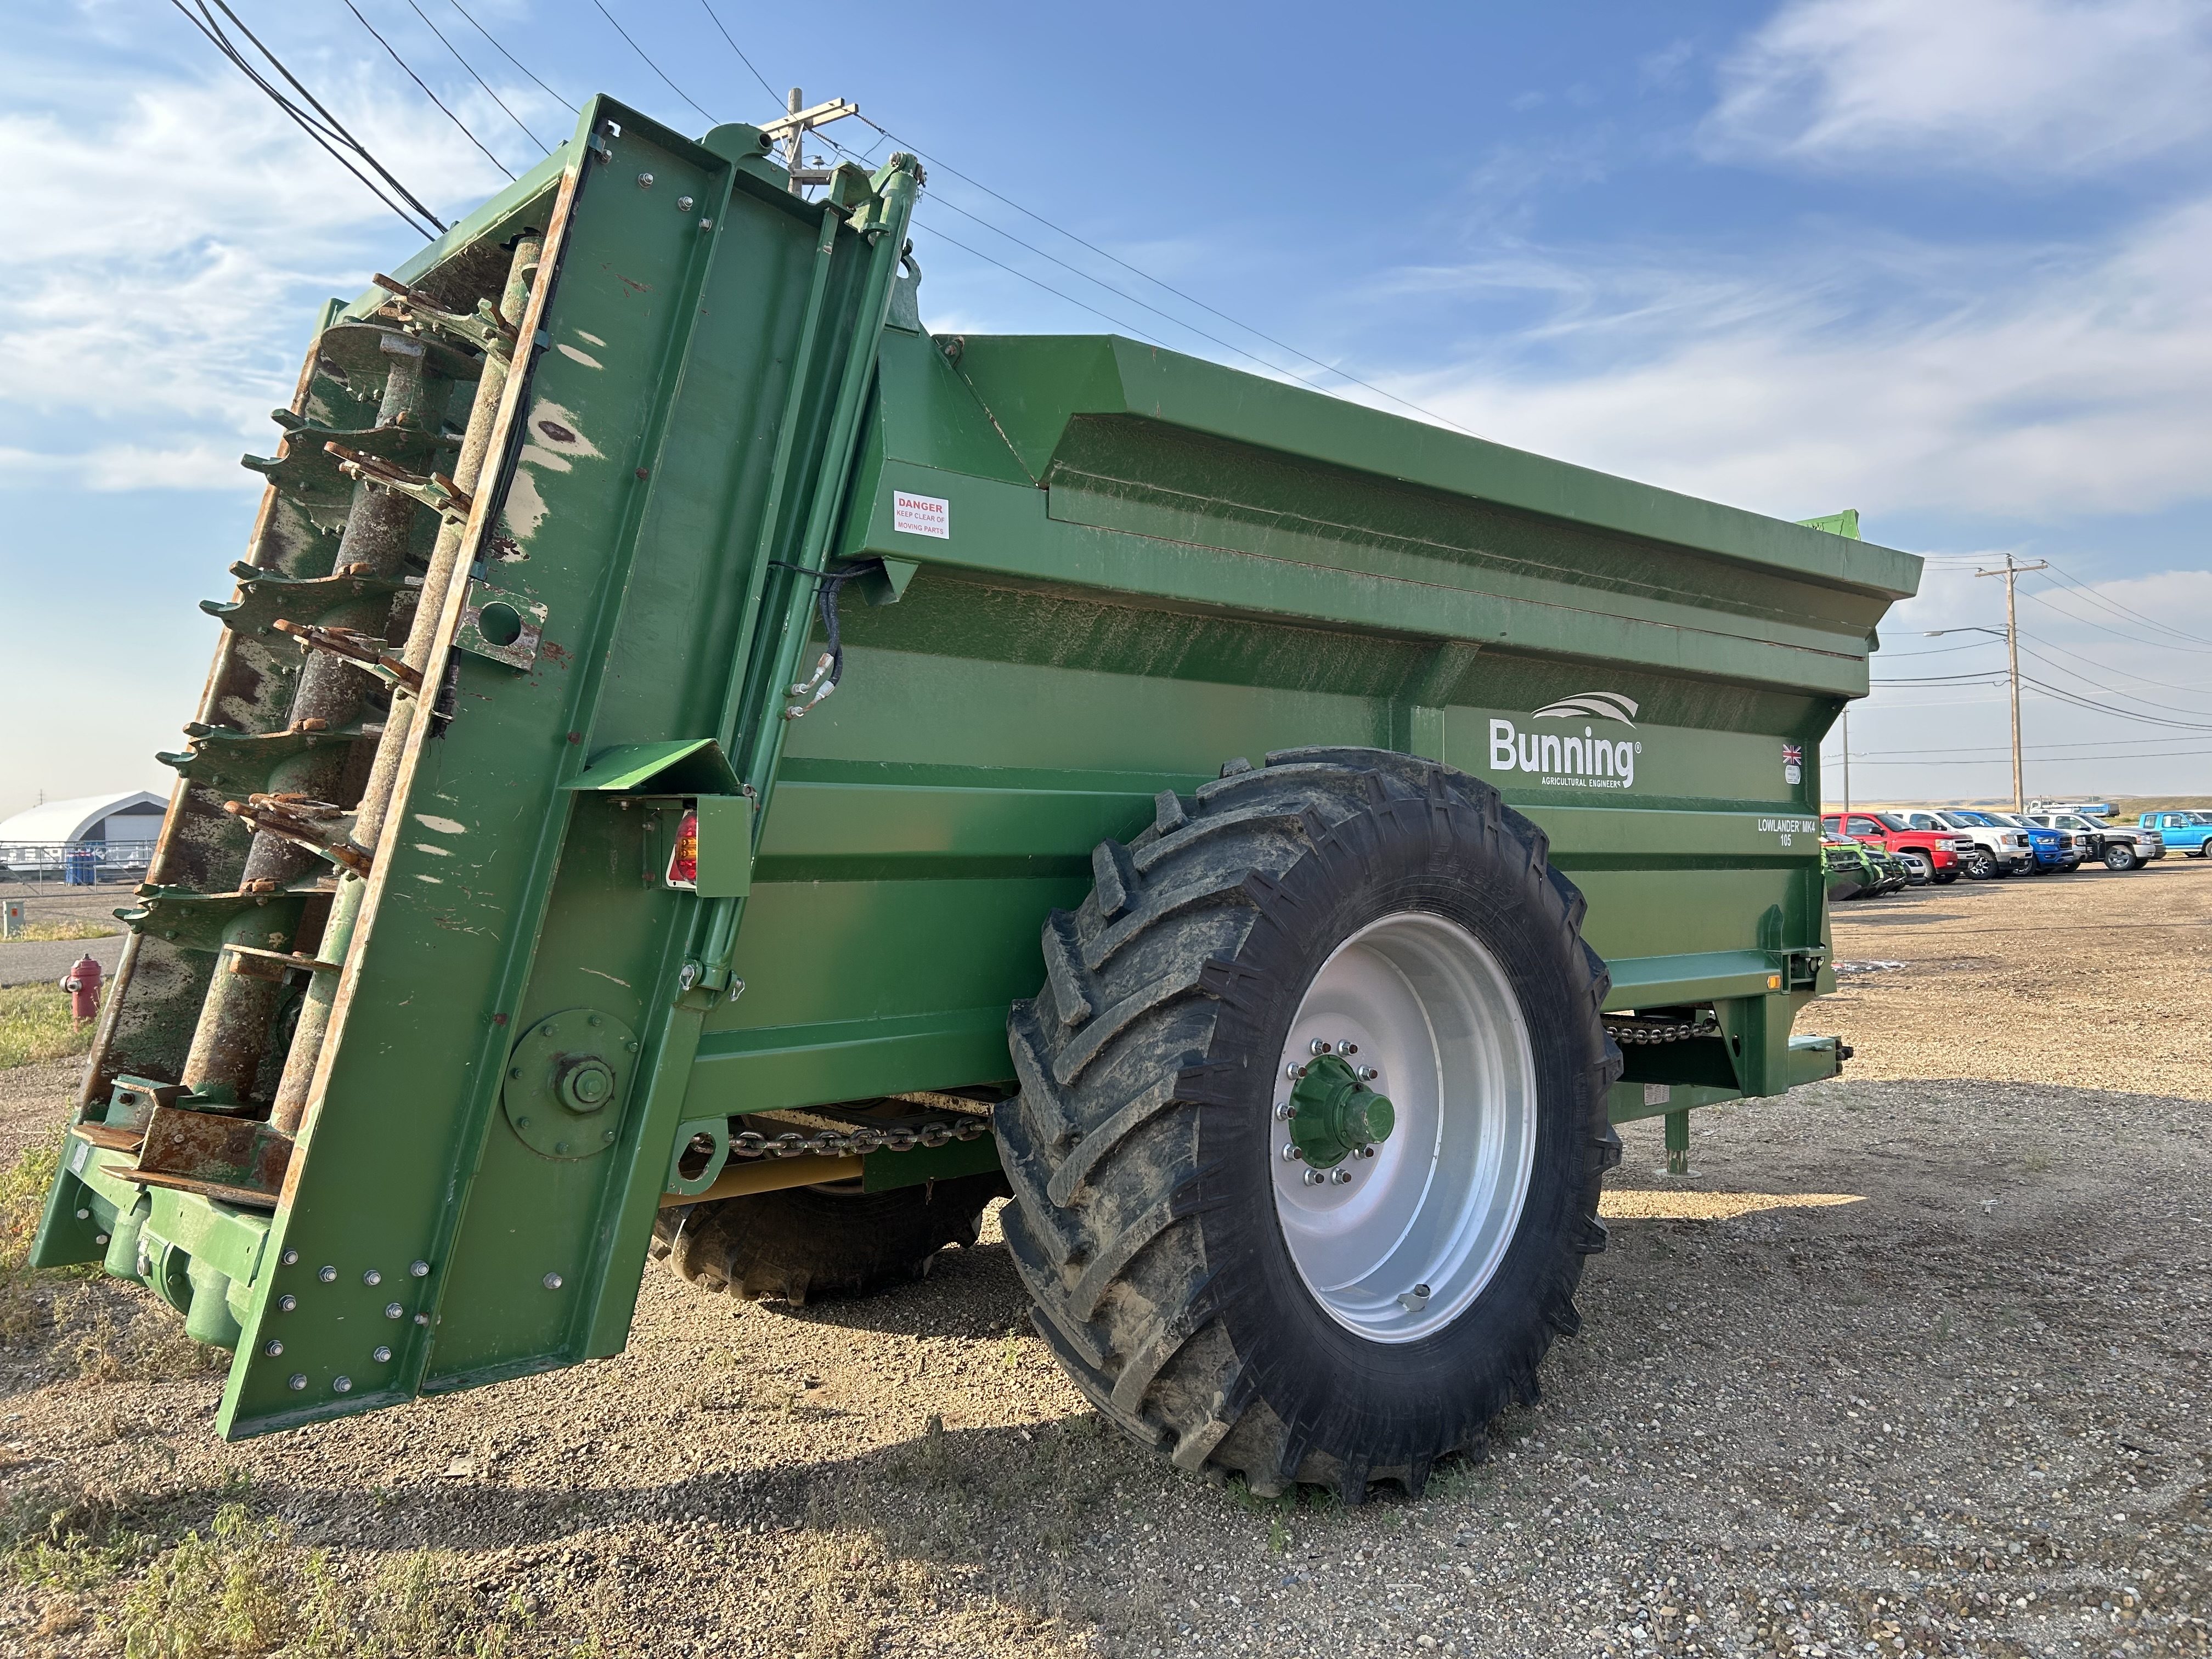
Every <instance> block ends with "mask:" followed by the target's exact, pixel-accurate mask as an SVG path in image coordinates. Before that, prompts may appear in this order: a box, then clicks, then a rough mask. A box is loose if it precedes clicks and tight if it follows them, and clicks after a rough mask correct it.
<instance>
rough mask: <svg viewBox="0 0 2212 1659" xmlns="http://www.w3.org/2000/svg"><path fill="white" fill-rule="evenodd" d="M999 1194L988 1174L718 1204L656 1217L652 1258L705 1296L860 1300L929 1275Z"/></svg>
mask: <svg viewBox="0 0 2212 1659" xmlns="http://www.w3.org/2000/svg"><path fill="white" fill-rule="evenodd" d="M1005 1193H1006V1181H1005V1178H1004V1177H1003V1176H1000V1175H998V1174H997V1173H996V1172H993V1173H991V1174H987V1175H975V1176H959V1177H957V1179H954V1180H951V1181H936V1182H926V1183H923V1184H921V1185H918V1186H913V1187H894V1188H891V1189H890V1191H889V1192H883V1193H868V1192H863V1191H861V1190H860V1182H858V1181H841V1182H833V1183H830V1184H829V1185H825V1186H817V1187H787V1188H783V1189H782V1190H781V1191H779V1192H771V1193H755V1194H749V1195H748V1196H746V1197H743V1198H724V1199H716V1200H713V1201H711V1202H709V1203H705V1204H690V1205H685V1206H683V1207H682V1208H680V1209H666V1210H663V1211H662V1212H660V1215H659V1219H658V1220H656V1221H655V1222H654V1224H653V1255H656V1256H658V1257H659V1258H660V1259H661V1260H663V1261H665V1262H667V1264H668V1266H669V1267H670V1268H671V1270H672V1271H673V1272H675V1273H677V1274H678V1276H679V1277H681V1278H684V1279H689V1280H690V1282H691V1283H692V1284H694V1285H697V1286H699V1288H700V1289H702V1290H706V1291H731V1292H732V1294H735V1295H738V1296H744V1297H755V1298H760V1299H764V1298H769V1297H777V1298H781V1300H783V1301H786V1302H788V1303H790V1304H793V1306H794V1307H799V1306H804V1305H805V1303H806V1301H807V1300H808V1298H809V1297H819V1296H865V1295H866V1294H867V1293H869V1292H870V1291H880V1290H887V1289H890V1287H892V1286H894V1285H906V1284H911V1283H912V1282H913V1281H914V1280H915V1279H924V1278H927V1276H928V1273H929V1270H930V1268H931V1267H933V1266H934V1265H935V1264H936V1261H937V1253H938V1252H939V1250H942V1249H944V1248H945V1246H946V1245H948V1244H954V1245H957V1246H959V1247H960V1248H962V1249H966V1248H967V1247H968V1246H969V1245H970V1244H973V1243H975V1236H976V1233H977V1231H979V1230H980V1229H981V1225H982V1217H983V1210H984V1207H985V1206H987V1205H988V1204H989V1203H990V1201H991V1200H993V1199H994V1198H998V1197H1000V1196H1002V1195H1004V1194H1005Z"/></svg>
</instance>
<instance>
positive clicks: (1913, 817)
mask: <svg viewBox="0 0 2212 1659" xmlns="http://www.w3.org/2000/svg"><path fill="white" fill-rule="evenodd" d="M1900 816H1902V817H1904V818H1905V822H1907V823H1910V824H1911V826H1912V827H1913V828H1914V829H1948V830H1952V831H1954V832H1955V833H1956V834H1959V835H1961V836H1966V839H1967V840H1968V841H1970V842H1972V843H1973V845H1972V848H1970V849H1968V850H1967V851H1966V852H1965V853H1962V854H1960V861H1961V862H1962V863H1964V864H1965V865H1966V879H1967V880H1969V881H1989V880H1990V879H1992V878H1997V877H2002V876H2009V875H2012V874H2014V873H2015V872H2019V871H2022V870H2026V869H2027V868H2029V867H2030V866H2032V865H2033V864H2034V862H2035V850H2034V848H2033V847H2032V846H2030V845H2029V843H2028V839H2027V830H2025V829H2009V828H2008V827H2007V826H2005V825H2004V824H2002V823H1996V822H1995V821H1994V820H1993V819H1990V818H1986V817H1983V816H1982V815H1981V814H1980V813H1979V812H1969V811H1965V810H1964V809H1962V808H1958V807H1951V808H1947V809H1946V810H1944V811H1940V812H1938V811H1929V810H1928V809H1926V808H1916V809H1914V810H1913V811H1908V812H1905V813H1903V814H1901V815H1900Z"/></svg>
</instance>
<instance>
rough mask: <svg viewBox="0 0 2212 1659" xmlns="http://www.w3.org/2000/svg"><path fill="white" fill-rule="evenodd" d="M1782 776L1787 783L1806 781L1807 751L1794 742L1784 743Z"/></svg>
mask: <svg viewBox="0 0 2212 1659" xmlns="http://www.w3.org/2000/svg"><path fill="white" fill-rule="evenodd" d="M1782 777H1783V781H1784V782H1785V783H1802V782H1803V781H1805V751H1804V750H1803V749H1802V748H1800V747H1799V746H1798V745H1797V744H1794V743H1785V744H1783V745H1782Z"/></svg>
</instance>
